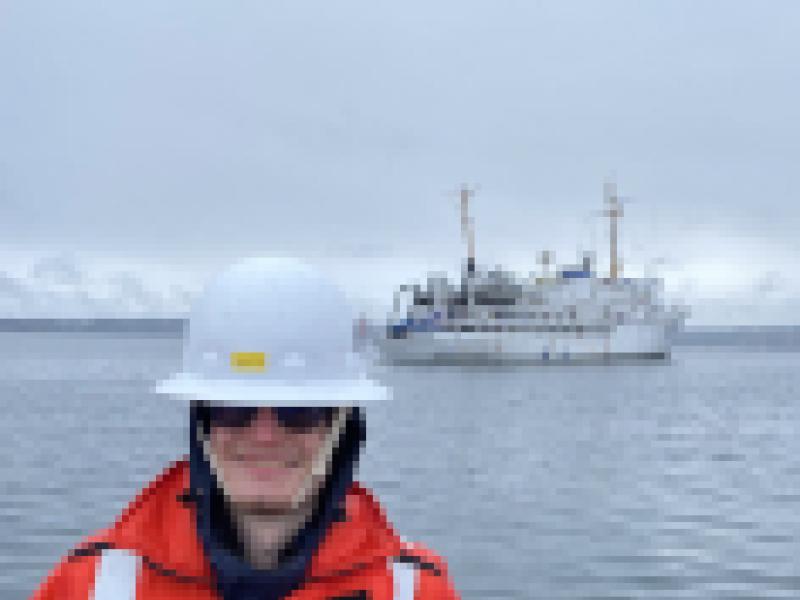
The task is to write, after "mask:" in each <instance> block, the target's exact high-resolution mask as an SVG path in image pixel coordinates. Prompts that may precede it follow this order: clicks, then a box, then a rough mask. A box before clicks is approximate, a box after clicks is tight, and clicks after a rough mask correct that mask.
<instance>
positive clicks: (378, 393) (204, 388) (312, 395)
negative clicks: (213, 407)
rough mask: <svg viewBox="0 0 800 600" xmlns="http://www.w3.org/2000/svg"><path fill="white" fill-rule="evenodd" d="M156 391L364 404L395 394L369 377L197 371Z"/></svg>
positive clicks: (277, 402)
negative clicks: (258, 376) (295, 379)
mask: <svg viewBox="0 0 800 600" xmlns="http://www.w3.org/2000/svg"><path fill="white" fill-rule="evenodd" d="M155 392H156V393H157V394H163V395H167V396H171V397H173V398H176V399H180V400H185V401H191V400H204V401H207V402H212V403H215V404H228V405H231V406H360V405H363V404H370V403H373V402H380V401H382V400H388V399H389V398H390V396H391V393H390V391H389V389H388V388H387V387H385V386H382V385H380V384H379V383H377V382H375V381H373V380H371V379H366V378H361V379H347V380H342V381H337V380H331V381H321V382H313V383H311V382H309V383H302V384H296V383H295V384H293V383H290V382H269V383H267V382H258V381H241V380H233V379H207V378H203V377H200V376H198V375H196V374H194V373H177V374H176V375H173V376H172V377H170V378H168V379H164V380H162V381H159V382H158V383H157V384H156V386H155Z"/></svg>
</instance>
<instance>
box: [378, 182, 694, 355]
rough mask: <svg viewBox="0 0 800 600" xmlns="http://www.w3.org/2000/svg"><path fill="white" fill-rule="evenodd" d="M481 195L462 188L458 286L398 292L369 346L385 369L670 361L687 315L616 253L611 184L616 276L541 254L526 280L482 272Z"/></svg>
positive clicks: (609, 196)
mask: <svg viewBox="0 0 800 600" xmlns="http://www.w3.org/2000/svg"><path fill="white" fill-rule="evenodd" d="M473 193H474V191H473V190H470V189H468V188H467V187H466V186H464V187H462V189H461V225H462V235H463V236H464V238H465V240H466V245H467V256H466V260H465V261H464V263H463V267H462V270H461V277H460V280H458V279H456V280H451V279H450V278H449V277H448V276H447V275H446V274H439V275H436V274H429V275H428V276H427V280H426V282H425V284H424V285H423V284H419V283H412V284H406V285H402V286H400V287H399V288H398V289H397V291H396V292H395V295H394V305H393V309H392V311H391V312H390V313H389V314H388V315H387V318H386V320H385V323H383V324H382V325H381V326H379V327H377V328H376V329H375V331H376V332H377V333H376V334H375V335H374V336H373V340H372V342H373V343H374V346H375V347H376V348H377V351H378V355H379V357H380V360H381V361H382V362H384V363H386V364H392V365H402V364H410V365H413V364H420V365H453V364H455V365H457V364H496V363H499V364H516V363H523V364H537V363H597V362H600V363H608V362H617V361H627V360H633V361H642V360H644V361H651V360H665V359H668V358H669V356H670V347H671V339H672V337H673V336H674V335H675V333H677V332H678V331H679V330H680V329H682V327H683V323H684V321H685V319H686V317H687V316H688V309H687V308H686V307H681V306H669V305H666V304H665V303H664V302H663V300H662V295H663V282H662V280H661V279H659V278H657V277H640V278H630V277H623V276H622V273H621V263H620V258H619V256H618V251H617V247H618V220H619V218H620V217H621V216H622V214H623V211H622V208H623V206H622V202H621V200H620V198H619V197H618V195H617V192H616V184H615V183H613V182H606V184H605V185H604V204H605V206H604V210H603V211H602V214H603V215H604V216H605V217H607V218H608V222H609V265H610V266H609V271H608V273H607V274H604V275H602V276H601V275H600V274H599V273H597V269H596V265H595V261H594V255H593V253H584V255H583V256H582V258H581V260H580V261H579V263H578V264H573V265H566V266H557V265H555V264H553V262H554V261H553V260H552V255H551V254H550V253H549V252H543V253H542V254H541V255H540V261H539V262H540V265H541V268H540V269H539V270H538V272H532V273H530V274H529V275H527V276H524V277H523V276H520V275H518V274H516V273H514V272H512V271H509V270H506V269H503V268H501V267H499V266H498V267H496V268H494V269H485V268H478V267H477V266H476V262H475V236H474V227H473V224H472V219H471V218H470V216H469V201H470V198H471V196H472V194H473Z"/></svg>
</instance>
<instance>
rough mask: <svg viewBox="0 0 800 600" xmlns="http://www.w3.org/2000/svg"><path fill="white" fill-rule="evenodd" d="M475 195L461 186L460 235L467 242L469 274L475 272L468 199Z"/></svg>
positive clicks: (473, 240) (464, 186)
mask: <svg viewBox="0 0 800 600" xmlns="http://www.w3.org/2000/svg"><path fill="white" fill-rule="evenodd" d="M474 195H475V190H471V189H469V188H468V187H467V186H466V184H464V185H462V186H461V235H462V236H463V237H464V239H465V240H466V242H467V273H468V275H469V276H472V274H473V273H474V272H475V228H474V227H473V221H472V219H471V218H470V216H469V200H470V198H471V197H472V196H474Z"/></svg>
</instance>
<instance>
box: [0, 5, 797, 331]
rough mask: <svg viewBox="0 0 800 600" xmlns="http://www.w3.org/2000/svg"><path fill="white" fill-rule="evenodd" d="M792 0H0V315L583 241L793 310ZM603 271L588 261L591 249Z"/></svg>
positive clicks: (727, 316) (354, 284) (157, 303)
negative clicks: (243, 280) (313, 268)
mask: <svg viewBox="0 0 800 600" xmlns="http://www.w3.org/2000/svg"><path fill="white" fill-rule="evenodd" d="M798 30H800V3H799V2H792V1H786V2H776V1H773V2H755V1H753V2H734V1H724V2H723V1H719V2H703V1H691V2H689V1H686V2H677V1H676V2H667V1H662V2H643V1H637V2H633V1H631V2H600V1H586V2H564V1H553V2H534V1H532V0H529V1H525V2H522V1H520V2H502V1H491V2H490V1H484V2H468V1H464V0H459V1H458V2H455V1H453V2H445V1H441V2H412V1H406V2H394V3H388V2H367V1H362V2H343V1H337V2H313V3H311V2H308V3H306V2H296V1H293V2H289V1H286V2H264V1H250V2H225V3H222V2H213V3H212V2H202V1H198V0H192V1H186V2H178V1H173V2H164V1H163V0H159V1H153V2H149V1H139V2H122V3H120V2H114V3H109V2H101V1H97V2H89V1H70V2H37V1H32V0H0V258H2V261H3V262H2V265H0V313H2V315H8V314H29V315H34V314H35V315H42V314H50V313H63V312H66V313H69V314H113V313H115V312H122V313H127V312H130V311H134V312H137V311H138V312H145V313H170V312H180V311H181V310H184V309H185V306H186V304H187V303H188V302H189V300H190V298H191V294H192V293H193V291H195V290H196V289H197V288H198V287H199V286H200V285H201V283H202V281H203V280H204V279H205V278H206V277H207V276H208V274H209V273H210V272H212V271H213V270H215V269H217V268H219V267H220V266H222V265H224V264H225V263H227V262H228V261H230V260H231V259H234V258H236V257H238V256H242V255H252V254H273V253H278V254H294V255H299V256H302V257H305V258H307V259H308V260H311V261H314V262H316V263H319V264H320V265H323V266H324V267H325V268H328V269H330V271H331V273H333V274H334V276H335V277H336V278H337V279H338V280H339V281H340V282H341V283H342V284H343V285H344V286H345V287H346V288H347V289H348V290H349V291H350V293H351V295H352V296H353V297H354V298H357V299H358V301H359V302H362V303H365V304H369V303H372V304H373V306H379V305H380V303H381V302H382V303H384V304H386V303H389V302H390V300H391V293H392V289H393V287H394V286H395V285H396V284H399V283H401V282H404V281H406V280H408V279H409V278H412V277H421V276H423V275H424V274H425V272H426V271H427V270H429V269H448V270H450V271H451V272H456V271H457V269H458V265H459V261H460V258H461V256H462V255H463V244H462V242H461V239H460V234H459V214H458V201H457V195H456V193H455V191H456V190H457V188H458V186H459V185H460V184H461V183H462V182H466V183H469V184H473V185H474V184H477V185H478V186H479V189H478V192H477V194H476V196H475V199H474V203H473V213H474V217H475V223H476V237H477V254H478V261H479V262H480V263H483V264H487V265H494V264H498V263H501V264H503V265H506V266H508V267H510V268H513V269H516V270H519V271H523V272H527V271H530V270H531V269H535V268H536V261H535V259H536V254H537V252H538V251H539V250H541V249H545V248H548V249H552V250H555V252H556V256H557V259H558V260H559V262H561V261H563V262H571V261H572V260H573V259H574V257H575V254H576V252H577V251H579V250H585V249H590V248H592V247H596V248H597V249H598V250H599V255H600V258H601V268H607V267H603V262H604V260H603V259H604V258H605V256H606V251H605V245H606V243H607V238H606V237H605V227H604V225H603V223H602V222H601V221H600V219H599V218H598V217H597V216H593V215H594V211H597V210H598V209H599V208H601V206H602V184H603V181H604V179H605V178H607V177H609V176H614V177H615V178H616V180H617V181H618V183H619V186H620V192H621V194H623V195H624V196H627V197H629V198H630V199H631V202H630V203H629V204H628V205H627V207H626V215H625V219H624V222H623V224H622V251H623V257H624V260H625V264H626V269H627V271H626V272H627V273H629V274H637V273H641V272H644V271H647V270H649V272H656V273H658V274H660V275H661V276H663V277H664V279H665V283H666V288H667V291H668V292H669V293H670V294H671V295H673V296H675V297H677V298H680V299H683V300H685V301H687V302H689V303H690V304H692V305H693V306H695V313H694V314H695V316H694V319H693V320H694V322H697V323H701V322H737V323H749V322H753V323H760V322H795V323H796V322H797V321H798V319H797V317H796V316H794V315H796V314H797V311H798V309H799V308H800V276H798V274H797V269H796V266H795V263H796V260H797V258H798V257H800V241H798V236H797V230H798V228H800V203H798V198H799V197H800V183H799V182H798V176H797V171H798V158H800V118H799V117H800V115H799V114H798V112H800V108H799V107H800V72H799V70H800V68H799V67H798V65H800V36H798V35H797V32H798ZM605 263H606V264H607V260H605Z"/></svg>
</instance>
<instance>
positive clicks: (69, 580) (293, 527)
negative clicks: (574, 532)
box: [33, 259, 458, 600]
mask: <svg viewBox="0 0 800 600" xmlns="http://www.w3.org/2000/svg"><path fill="white" fill-rule="evenodd" d="M349 315H350V312H349V307H348V306H347V303H346V301H345V299H344V297H343V295H342V294H341V292H340V291H339V290H338V289H337V288H336V287H335V286H333V285H332V284H331V283H329V282H328V281H327V280H326V279H325V278H324V277H322V276H320V275H319V274H317V273H316V272H315V271H313V270H312V269H310V268H308V267H306V266H304V265H302V264H300V263H297V262H296V261H292V260H288V259H250V260H247V261H243V262H240V263H238V264H236V265H234V266H233V267H231V268H230V269H228V270H227V271H225V272H223V273H222V274H221V275H220V276H219V277H217V278H216V279H215V280H213V281H212V283H211V284H210V285H209V286H208V287H207V288H206V290H205V292H204V293H203V295H202V297H201V298H200V300H199V301H198V302H197V303H196V304H195V306H193V310H192V314H191V317H190V320H189V331H188V335H187V336H186V340H185V343H184V352H183V370H182V372H181V373H178V374H176V375H174V376H173V377H171V378H170V379H167V380H165V381H162V382H160V384H159V386H158V387H157V391H158V392H159V393H161V394H164V397H165V398H179V399H185V400H189V402H190V410H189V413H190V426H191V429H190V450H189V457H188V460H184V461H182V462H179V463H177V464H175V465H174V466H172V467H171V468H169V469H167V470H166V471H165V472H164V473H162V474H161V475H160V476H159V477H158V478H156V480H155V481H154V482H153V483H151V484H150V485H149V486H148V487H147V488H146V489H145V490H143V491H142V492H141V493H140V494H139V495H138V496H137V497H136V499H135V500H134V501H133V502H132V503H131V504H130V505H129V506H128V508H127V509H126V510H125V511H124V512H123V513H122V515H121V516H120V517H119V518H118V519H117V521H116V522H115V523H114V524H113V525H112V526H111V527H110V528H109V529H107V530H105V531H102V532H100V533H98V534H96V535H94V536H92V537H90V538H88V539H87V540H86V541H84V543H82V544H81V545H79V546H78V547H77V548H76V549H75V550H73V551H72V552H71V553H70V554H69V555H68V556H67V557H66V558H65V559H64V560H63V561H62V562H61V564H60V565H59V566H58V567H56V569H55V570H54V571H53V573H51V574H50V576H49V577H48V578H47V579H46V580H45V581H44V582H43V583H42V585H41V587H40V588H39V590H37V592H36V593H35V594H34V596H33V597H34V598H35V599H36V600H56V599H58V600H72V599H75V600H78V599H80V600H84V599H90V598H93V599H94V600H107V599H111V598H113V599H115V600H116V599H124V600H134V599H136V600H156V599H158V600H166V599H170V600H176V599H187V600H189V599H203V600H212V599H223V600H278V599H284V598H286V599H291V600H393V599H397V600H414V599H416V600H456V599H457V598H458V595H457V594H456V592H455V591H454V589H453V587H452V584H451V583H450V580H449V577H448V575H447V573H446V569H445V566H444V564H443V562H442V561H441V560H440V559H439V558H438V557H436V556H435V555H433V554H432V553H430V552H429V551H427V550H425V549H423V548H421V547H420V546H417V545H413V544H408V543H405V542H403V541H401V539H400V538H399V537H398V536H397V534H396V533H395V532H394V530H393V529H392V527H391V525H390V524H389V523H388V521H387V520H386V518H385V517H384V514H383V511H382V509H381V507H380V505H379V504H378V503H377V501H376V500H375V499H374V498H373V497H372V495H371V494H370V493H369V492H368V491H367V490H366V489H364V488H363V487H361V486H360V485H359V484H358V483H356V482H354V479H353V477H354V469H355V467H356V464H357V462H358V458H359V452H360V449H361V447H362V445H363V442H364V440H365V421H364V415H363V413H362V410H361V406H362V405H364V404H369V403H370V402H374V401H378V400H380V399H383V398H385V397H386V396H387V390H385V389H384V388H383V387H382V386H380V385H378V384H377V383H376V382H374V381H371V380H369V379H366V378H364V377H363V376H362V375H361V373H360V371H359V364H358V361H357V360H355V359H354V358H353V356H352V354H350V352H349V351H350V345H351V342H352V340H351V333H352V332H351V321H350V317H349Z"/></svg>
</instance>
